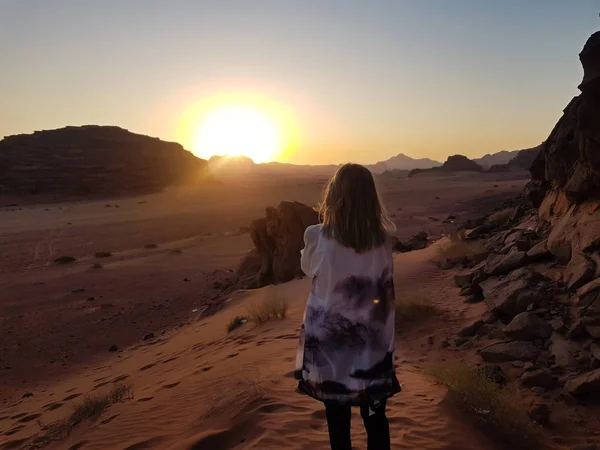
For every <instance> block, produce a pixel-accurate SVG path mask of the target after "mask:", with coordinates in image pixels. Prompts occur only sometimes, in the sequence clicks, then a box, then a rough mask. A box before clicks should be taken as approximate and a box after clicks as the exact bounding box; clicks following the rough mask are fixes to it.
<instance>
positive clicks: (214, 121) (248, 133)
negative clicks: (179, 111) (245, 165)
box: [178, 94, 297, 163]
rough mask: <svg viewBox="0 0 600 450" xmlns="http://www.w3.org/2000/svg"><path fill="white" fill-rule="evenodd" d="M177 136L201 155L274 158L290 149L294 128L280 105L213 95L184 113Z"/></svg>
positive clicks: (258, 159)
mask: <svg viewBox="0 0 600 450" xmlns="http://www.w3.org/2000/svg"><path fill="white" fill-rule="evenodd" d="M178 134H179V138H180V140H181V141H182V142H184V143H185V144H184V145H185V146H186V148H188V149H189V150H191V151H192V152H193V153H194V154H195V155H197V156H198V157H200V158H204V159H209V158H210V157H211V156H214V155H219V156H225V155H227V156H247V157H248V158H251V159H252V160H253V161H254V162H256V163H263V162H269V161H274V160H276V159H279V158H281V157H283V156H284V155H285V154H286V153H289V152H290V151H292V150H293V148H294V147H295V144H296V137H295V136H296V134H297V133H296V131H295V126H294V123H293V120H292V119H291V114H290V113H289V111H287V110H286V109H285V108H283V107H282V106H281V105H278V104H276V103H275V102H272V101H268V100H266V99H264V98H261V97H258V96H254V95H247V94H246V95H242V94H237V95H233V94H228V95H215V96H213V97H211V98H209V99H204V100H202V101H199V102H197V103H196V104H194V105H192V106H191V107H190V108H188V110H187V111H185V113H184V114H183V116H182V118H181V120H180V124H179V133H178Z"/></svg>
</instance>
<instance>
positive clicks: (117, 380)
mask: <svg viewBox="0 0 600 450" xmlns="http://www.w3.org/2000/svg"><path fill="white" fill-rule="evenodd" d="M127 378H129V375H119V376H118V377H116V378H115V379H114V380H112V382H113V383H119V382H121V381H123V380H126V379H127Z"/></svg>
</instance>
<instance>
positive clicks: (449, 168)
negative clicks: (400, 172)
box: [408, 155, 484, 177]
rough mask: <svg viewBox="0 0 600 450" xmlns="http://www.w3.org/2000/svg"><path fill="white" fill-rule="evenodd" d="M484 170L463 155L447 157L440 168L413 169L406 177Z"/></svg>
mask: <svg viewBox="0 0 600 450" xmlns="http://www.w3.org/2000/svg"><path fill="white" fill-rule="evenodd" d="M483 171H484V169H483V167H481V166H480V165H479V164H477V163H476V162H475V161H472V160H470V159H469V158H467V157H466V156H463V155H453V156H449V157H448V159H447V160H446V162H445V163H444V164H442V166H441V167H432V168H430V169H414V170H412V171H411V172H410V173H409V174H408V176H409V177H414V176H416V175H419V174H422V173H439V174H444V173H453V172H483Z"/></svg>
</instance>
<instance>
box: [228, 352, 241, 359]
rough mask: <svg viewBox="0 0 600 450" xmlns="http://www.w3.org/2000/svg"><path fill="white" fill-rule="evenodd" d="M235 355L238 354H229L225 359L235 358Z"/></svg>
mask: <svg viewBox="0 0 600 450" xmlns="http://www.w3.org/2000/svg"><path fill="white" fill-rule="evenodd" d="M237 355H239V353H231V354H229V355H227V358H235V357H236V356H237Z"/></svg>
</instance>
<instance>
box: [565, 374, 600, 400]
mask: <svg viewBox="0 0 600 450" xmlns="http://www.w3.org/2000/svg"><path fill="white" fill-rule="evenodd" d="M565 391H567V392H568V393H569V394H571V395H574V396H580V395H586V394H597V393H598V392H600V369H595V370H592V371H590V372H586V373H583V374H581V375H579V376H577V377H575V378H573V379H572V380H569V381H567V382H566V383H565Z"/></svg>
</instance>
